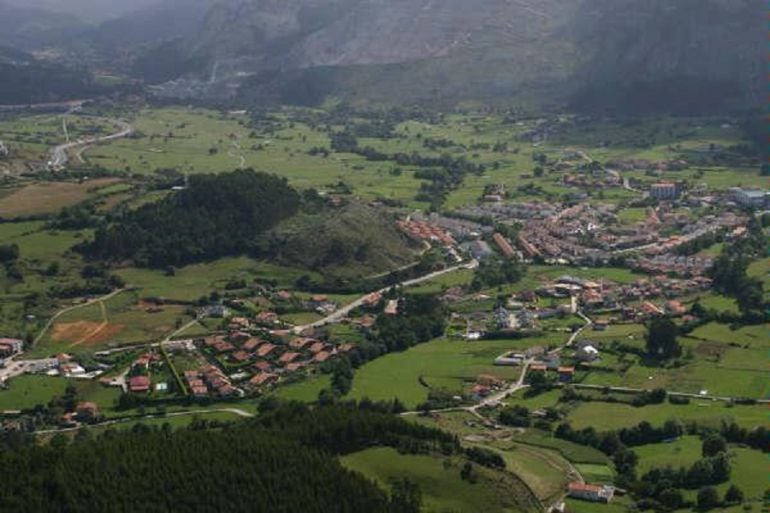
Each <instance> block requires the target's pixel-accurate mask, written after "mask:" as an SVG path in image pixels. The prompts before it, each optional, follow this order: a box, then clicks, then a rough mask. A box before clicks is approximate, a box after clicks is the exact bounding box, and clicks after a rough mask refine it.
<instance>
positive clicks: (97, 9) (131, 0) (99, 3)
mask: <svg viewBox="0 0 770 513" xmlns="http://www.w3.org/2000/svg"><path fill="white" fill-rule="evenodd" d="M161 1H162V0H64V1H63V0H3V2H4V3H6V4H7V5H11V6H16V7H27V8H32V9H35V10H40V11H48V12H53V13H57V14H59V15H62V14H65V15H67V16H74V17H76V18H78V19H79V20H81V21H84V22H88V23H98V22H102V21H105V20H108V19H112V18H117V17H120V16H122V15H124V14H127V13H129V12H132V11H136V10H139V9H143V8H144V7H148V6H152V5H154V4H157V3H159V2H161Z"/></svg>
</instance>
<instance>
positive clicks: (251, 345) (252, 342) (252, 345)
mask: <svg viewBox="0 0 770 513" xmlns="http://www.w3.org/2000/svg"><path fill="white" fill-rule="evenodd" d="M260 344H262V340H260V339H258V338H250V339H248V340H247V341H246V342H244V343H243V345H242V346H241V347H242V348H243V350H244V351H253V350H255V349H256V348H258V347H259V345H260Z"/></svg>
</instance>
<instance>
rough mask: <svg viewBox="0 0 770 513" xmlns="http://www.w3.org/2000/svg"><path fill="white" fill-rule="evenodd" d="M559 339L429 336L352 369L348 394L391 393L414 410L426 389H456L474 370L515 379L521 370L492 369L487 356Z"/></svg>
mask: <svg viewBox="0 0 770 513" xmlns="http://www.w3.org/2000/svg"><path fill="white" fill-rule="evenodd" d="M562 339H563V336H561V335H560V334H555V335H554V334H549V335H544V336H542V337H536V338H528V339H523V340H491V341H478V342H458V341H449V340H445V339H437V340H433V341H431V342H427V343H424V344H419V345H417V346H414V347H412V348H410V349H408V350H406V351H404V352H401V353H391V354H388V355H385V356H382V357H380V358H378V359H376V360H374V361H371V362H369V363H367V364H365V365H363V366H362V367H361V368H359V369H358V370H357V371H356V374H355V377H354V379H353V388H352V390H351V391H350V394H349V397H350V398H353V399H362V398H364V397H368V398H370V399H373V400H390V399H393V398H394V397H397V398H399V399H400V400H401V401H403V402H404V404H406V405H407V408H414V407H416V406H417V405H418V404H419V403H421V402H423V401H425V400H426V399H427V398H428V392H429V390H430V389H429V388H428V387H430V388H438V389H446V390H450V391H452V392H454V393H460V392H461V391H462V389H463V388H464V386H465V385H466V384H467V383H468V382H472V381H475V379H476V377H477V376H478V375H479V374H493V375H495V376H499V377H501V378H504V379H506V380H507V381H512V380H515V379H517V378H518V376H519V373H520V371H521V370H520V369H519V368H516V367H495V366H494V365H493V360H494V359H495V358H496V357H497V356H499V355H501V354H502V353H504V352H507V351H511V350H514V349H526V348H527V347H531V346H533V345H548V344H549V343H558V342H563V340H562ZM425 385H427V386H425Z"/></svg>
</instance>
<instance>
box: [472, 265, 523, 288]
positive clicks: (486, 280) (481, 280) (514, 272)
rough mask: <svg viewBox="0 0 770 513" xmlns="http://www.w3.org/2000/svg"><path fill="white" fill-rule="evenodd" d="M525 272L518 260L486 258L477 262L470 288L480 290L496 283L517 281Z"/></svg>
mask: <svg viewBox="0 0 770 513" xmlns="http://www.w3.org/2000/svg"><path fill="white" fill-rule="evenodd" d="M526 273H527V268H526V266H525V265H523V264H521V263H520V262H516V261H514V260H511V259H509V258H505V259H498V258H487V259H484V260H482V261H481V262H480V263H479V267H478V269H476V272H475V273H474V275H473V281H472V282H471V289H472V290H481V289H484V288H489V287H497V286H498V285H506V284H509V283H517V282H519V281H520V280H521V279H522V278H524V276H525V275H526Z"/></svg>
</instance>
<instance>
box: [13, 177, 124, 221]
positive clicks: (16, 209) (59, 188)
mask: <svg viewBox="0 0 770 513" xmlns="http://www.w3.org/2000/svg"><path fill="white" fill-rule="evenodd" d="M119 181H120V180H119V179H117V178H100V179H97V180H89V181H86V182H83V183H75V182H43V183H35V184H31V185H27V186H25V187H22V188H21V189H18V190H15V191H13V192H11V193H10V194H8V195H7V196H5V197H3V198H0V218H5V219H13V218H16V217H23V216H31V215H38V214H51V213H55V212H58V211H59V210H61V209H62V208H64V207H69V206H72V205H76V204H78V203H80V202H81V201H84V200H86V199H88V197H89V196H91V192H90V191H91V190H92V189H94V188H98V187H105V186H107V185H110V184H113V183H116V182H119Z"/></svg>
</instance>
